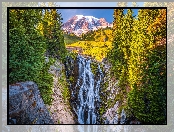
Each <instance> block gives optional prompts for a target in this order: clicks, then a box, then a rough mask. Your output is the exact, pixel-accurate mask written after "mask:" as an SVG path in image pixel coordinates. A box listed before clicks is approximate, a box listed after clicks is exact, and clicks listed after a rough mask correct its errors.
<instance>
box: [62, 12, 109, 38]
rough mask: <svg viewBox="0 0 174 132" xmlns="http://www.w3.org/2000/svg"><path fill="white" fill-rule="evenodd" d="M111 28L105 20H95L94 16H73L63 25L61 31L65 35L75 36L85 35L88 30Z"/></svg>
mask: <svg viewBox="0 0 174 132" xmlns="http://www.w3.org/2000/svg"><path fill="white" fill-rule="evenodd" d="M107 26H108V27H112V25H111V24H109V23H108V22H107V21H106V20H105V18H96V17H94V16H84V15H75V16H73V17H72V18H71V19H69V20H68V21H67V22H66V23H64V25H63V30H64V31H65V32H67V33H74V34H76V35H77V36H79V35H81V34H82V33H86V32H88V31H89V30H97V29H99V28H106V27H107Z"/></svg>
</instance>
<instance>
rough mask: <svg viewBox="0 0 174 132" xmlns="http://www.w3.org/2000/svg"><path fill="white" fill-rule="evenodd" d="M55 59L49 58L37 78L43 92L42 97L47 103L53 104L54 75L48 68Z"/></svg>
mask: <svg viewBox="0 0 174 132" xmlns="http://www.w3.org/2000/svg"><path fill="white" fill-rule="evenodd" d="M54 62H55V60H54V59H53V58H49V62H48V63H45V65H44V67H43V68H42V71H40V75H39V77H38V78H37V79H36V80H35V82H36V83H37V85H38V87H39V90H40V92H41V97H42V99H43V101H44V103H45V104H48V105H51V103H52V100H53V98H52V94H53V91H52V87H53V77H52V75H51V74H50V73H48V70H49V68H50V66H51V65H53V64H54Z"/></svg>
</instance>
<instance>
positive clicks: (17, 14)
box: [9, 9, 66, 105]
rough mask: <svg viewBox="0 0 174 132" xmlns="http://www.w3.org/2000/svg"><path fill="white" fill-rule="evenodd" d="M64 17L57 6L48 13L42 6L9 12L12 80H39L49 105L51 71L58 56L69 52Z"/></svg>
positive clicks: (12, 81) (42, 92) (43, 96)
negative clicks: (62, 22) (65, 41)
mask: <svg viewBox="0 0 174 132" xmlns="http://www.w3.org/2000/svg"><path fill="white" fill-rule="evenodd" d="M61 20H62V19H61V16H60V14H59V13H58V12H57V11H56V10H55V9H51V10H50V11H48V10H45V14H44V13H43V12H42V10H40V9H26V10H22V9H20V10H19V9H10V11H9V46H10V49H9V70H10V73H9V83H10V84H12V83H16V82H20V81H29V80H30V81H34V82H36V83H37V85H38V87H39V90H40V92H41V96H42V98H43V100H44V103H45V104H49V105H50V104H51V102H52V94H53V91H52V86H53V77H52V75H51V74H49V73H48V70H49V68H50V65H52V64H53V63H54V59H55V58H60V59H61V60H63V59H64V58H65V55H66V50H65V44H64V38H63V33H62V31H61V30H60V29H61ZM46 51H47V53H49V55H50V58H49V62H48V63H45V54H46ZM51 56H52V57H53V58H52V57H51Z"/></svg>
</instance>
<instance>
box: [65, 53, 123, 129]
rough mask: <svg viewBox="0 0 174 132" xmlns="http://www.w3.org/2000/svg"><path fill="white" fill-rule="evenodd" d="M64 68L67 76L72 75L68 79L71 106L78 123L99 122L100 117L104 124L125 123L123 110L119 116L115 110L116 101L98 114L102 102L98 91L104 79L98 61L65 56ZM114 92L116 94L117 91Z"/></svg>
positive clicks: (117, 103)
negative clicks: (101, 113) (102, 113)
mask: <svg viewBox="0 0 174 132" xmlns="http://www.w3.org/2000/svg"><path fill="white" fill-rule="evenodd" d="M92 63H95V72H94V69H92V68H91V64H92ZM92 65H93V64H92ZM97 65H98V67H97ZM65 69H66V76H67V78H70V77H73V81H72V79H71V80H70V79H69V80H68V82H69V86H70V90H71V107H72V109H73V111H74V113H75V114H76V115H77V121H78V123H79V124H101V118H103V117H104V118H105V119H104V123H105V124H125V123H126V114H125V111H124V110H122V113H121V115H120V116H119V114H117V112H116V111H117V110H118V105H119V102H118V101H117V102H116V104H115V105H114V107H113V108H109V109H107V110H106V112H105V113H104V115H100V114H99V109H100V105H101V104H100V103H101V102H102V100H101V99H100V95H101V94H100V92H101V91H102V90H101V83H103V81H104V80H103V79H104V74H103V72H102V70H101V68H100V65H99V63H96V62H93V60H92V59H89V58H85V57H83V56H81V55H77V57H76V59H72V58H71V57H67V61H66V63H65ZM92 71H93V72H94V73H93V72H92ZM115 85H117V83H115V84H114V86H113V87H115ZM115 94H118V93H117V91H116V93H115ZM114 113H115V114H114ZM119 117H121V118H119ZM80 129H82V128H80ZM94 129H97V128H94Z"/></svg>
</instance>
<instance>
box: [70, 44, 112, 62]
mask: <svg viewBox="0 0 174 132" xmlns="http://www.w3.org/2000/svg"><path fill="white" fill-rule="evenodd" d="M68 46H72V47H81V48H82V50H83V52H82V54H84V55H88V56H91V57H93V58H94V59H96V60H97V61H100V62H101V61H102V59H103V58H105V57H106V55H107V52H108V51H109V50H111V49H112V48H113V47H112V43H111V42H96V41H79V42H76V43H73V44H70V45H68ZM74 52H76V53H77V51H74Z"/></svg>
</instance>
